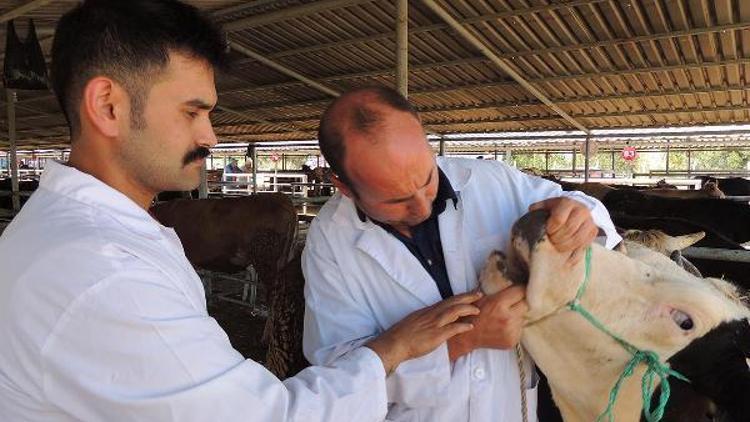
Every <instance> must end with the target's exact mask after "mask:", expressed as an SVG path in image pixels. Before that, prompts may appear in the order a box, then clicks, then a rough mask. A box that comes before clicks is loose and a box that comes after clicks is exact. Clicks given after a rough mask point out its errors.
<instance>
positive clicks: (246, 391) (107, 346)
mask: <svg viewBox="0 0 750 422" xmlns="http://www.w3.org/2000/svg"><path fill="white" fill-rule="evenodd" d="M248 218H252V216H248ZM204 223H208V224H210V222H204ZM0 269H1V271H2V272H1V273H0V421H9V422H10V421H13V422H15V421H32V422H47V421H55V422H66V421H79V420H81V421H148V422H156V421H159V422H162V421H188V422H190V421H195V422H205V421H222V422H227V421H249V422H252V421H257V422H270V421H300V422H309V421H342V422H349V421H353V420H356V421H378V420H382V419H383V417H384V415H385V412H386V390H385V371H384V369H383V365H382V362H381V361H380V359H379V358H378V357H377V355H375V354H374V352H372V351H371V350H369V349H367V348H359V349H356V350H352V353H351V354H347V355H346V356H344V357H343V358H342V359H341V360H337V361H336V362H332V363H331V365H330V366H329V367H327V368H322V367H314V368H308V369H306V370H305V371H303V372H301V373H300V374H299V375H298V376H296V377H294V378H290V379H288V380H286V381H284V382H283V383H282V382H281V381H279V380H278V379H277V378H275V377H274V376H273V375H272V374H271V373H270V372H268V371H267V370H266V369H265V368H263V367H262V366H261V365H259V364H257V363H255V362H253V361H250V360H245V359H244V358H243V357H242V356H241V355H240V354H239V353H238V352H237V351H235V350H234V349H233V348H232V346H231V345H230V343H229V340H228V338H227V336H226V334H225V333H224V331H222V329H221V328H220V327H219V326H218V324H217V323H216V321H215V320H214V319H213V318H211V317H209V316H208V314H207V313H206V303H205V298H204V291H203V286H202V285H201V282H200V279H199V278H198V276H197V275H196V273H195V271H193V269H192V267H191V266H190V264H189V263H188V261H187V259H186V258H185V255H184V252H183V249H182V246H181V244H180V241H179V239H178V238H177V236H176V235H175V232H174V231H173V230H172V229H169V228H166V227H163V226H161V225H160V224H159V223H157V222H156V221H155V220H154V219H152V218H151V217H150V216H149V215H148V213H146V211H144V210H143V209H141V208H139V207H138V206H137V205H136V204H135V203H134V202H132V201H131V200H129V199H128V198H127V197H125V196H124V195H122V194H121V193H120V192H117V191H115V190H114V189H112V188H110V187H108V186H107V185H105V184H103V183H102V182H100V181H99V180H97V179H95V178H93V177H91V176H89V175H86V174H84V173H81V172H79V171H77V170H75V169H73V168H70V167H67V166H63V165H60V164H57V163H49V164H48V166H47V169H46V172H45V173H44V176H43V177H42V180H41V184H40V187H39V190H38V191H37V192H36V193H34V194H33V195H32V197H31V198H30V200H29V202H28V203H27V204H26V205H25V207H24V208H23V210H22V211H21V213H20V214H19V215H18V216H17V217H16V219H15V220H14V221H13V222H12V223H11V225H10V226H9V227H8V228H7V229H6V230H5V233H4V234H3V235H2V237H0Z"/></svg>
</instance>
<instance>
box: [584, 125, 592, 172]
mask: <svg viewBox="0 0 750 422" xmlns="http://www.w3.org/2000/svg"><path fill="white" fill-rule="evenodd" d="M590 155H591V137H590V136H587V137H586V144H585V145H584V149H583V171H584V173H583V181H584V182H587V183H588V181H589V166H590V163H591V157H590Z"/></svg>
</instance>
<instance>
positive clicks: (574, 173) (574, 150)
mask: <svg viewBox="0 0 750 422" xmlns="http://www.w3.org/2000/svg"><path fill="white" fill-rule="evenodd" d="M575 175H576V147H573V177H575Z"/></svg>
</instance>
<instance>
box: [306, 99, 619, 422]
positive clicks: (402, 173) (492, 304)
mask: <svg viewBox="0 0 750 422" xmlns="http://www.w3.org/2000/svg"><path fill="white" fill-rule="evenodd" d="M319 140H320V148H321V151H322V153H323V155H324V156H325V158H326V160H328V162H329V163H330V165H331V168H332V170H333V172H334V173H335V177H334V178H333V183H334V184H335V185H336V187H337V188H338V189H339V193H337V194H336V195H335V196H334V197H333V198H331V200H329V201H328V202H327V203H326V205H325V206H324V207H323V208H322V209H321V211H320V213H319V215H318V216H317V218H316V219H315V220H314V221H313V223H312V226H311V228H310V232H309V235H308V238H307V245H306V248H305V251H304V255H303V269H304V272H305V278H306V281H307V284H306V292H305V293H306V303H307V312H306V317H305V341H304V348H305V355H306V356H307V358H308V359H309V360H310V362H312V363H313V364H326V363H328V362H333V361H335V360H336V359H337V358H338V357H340V356H342V355H344V354H345V353H347V352H348V351H349V350H351V349H353V348H356V347H358V346H359V345H361V344H363V343H365V342H367V341H368V339H369V338H371V337H373V336H376V335H378V333H381V332H383V331H384V330H386V329H388V327H390V326H391V325H393V324H394V323H396V322H397V321H398V320H399V319H401V318H403V317H404V316H405V315H407V314H408V313H409V312H412V311H414V310H416V309H419V308H421V307H424V306H426V305H429V304H432V303H435V302H438V301H440V300H441V299H442V298H447V297H450V296H452V295H454V294H459V293H463V292H467V291H470V290H473V289H475V288H476V287H477V275H478V274H479V272H480V268H481V265H482V264H483V262H484V260H485V258H486V257H487V256H488V255H489V253H490V251H491V250H493V249H504V248H505V245H506V242H507V241H508V239H509V232H510V228H511V225H512V224H513V222H514V221H515V220H516V219H517V218H519V217H520V216H521V215H523V214H524V213H526V212H527V211H528V210H529V208H546V209H548V210H549V211H550V212H551V219H550V223H549V224H548V231H549V235H550V239H551V241H552V242H553V243H554V244H555V246H556V247H557V248H558V249H559V250H562V251H569V252H570V253H571V256H572V259H577V257H578V256H580V254H578V253H577V252H579V251H580V250H582V249H583V248H585V247H586V246H587V245H588V244H590V243H591V242H592V241H593V240H594V239H595V238H596V237H597V235H598V234H600V233H601V234H603V237H602V238H601V241H602V242H605V243H606V245H607V246H609V247H612V246H614V245H615V244H616V243H617V242H619V241H620V237H619V236H618V235H617V233H616V231H615V229H614V226H613V225H612V222H611V221H610V219H609V215H608V214H607V211H606V210H605V209H604V207H603V206H602V204H601V203H599V202H598V201H597V200H595V199H593V198H590V197H587V196H585V195H583V194H580V193H575V192H574V193H571V192H562V191H561V189H560V187H559V186H558V185H556V184H554V183H551V182H548V181H546V180H543V179H541V178H538V177H533V176H528V175H525V174H523V173H521V172H519V171H517V170H516V169H514V168H511V167H509V166H507V165H505V164H503V163H500V162H497V161H483V160H465V159H456V158H444V157H440V158H437V159H436V158H435V156H434V153H433V151H432V148H431V147H430V145H429V143H428V142H427V137H426V136H425V131H424V128H423V127H422V125H421V122H420V119H419V116H418V114H417V112H416V111H415V110H414V108H413V107H412V105H411V104H410V103H409V102H408V101H407V100H406V99H405V98H403V97H402V96H400V95H399V94H398V93H396V92H395V91H393V90H390V89H387V88H378V87H375V88H365V89H359V90H355V91H351V92H348V93H346V94H344V95H342V96H341V97H339V98H338V99H337V100H335V101H334V102H333V103H332V104H331V105H330V106H329V107H328V109H327V110H326V112H325V113H324V115H323V118H322V121H321V124H320V131H319ZM478 303H479V307H480V314H479V315H478V316H477V317H475V318H473V319H472V322H473V324H474V327H475V328H474V329H473V330H472V331H471V332H468V333H465V334H462V335H458V336H455V337H453V338H452V339H450V340H449V341H447V342H446V343H445V344H443V345H442V346H441V347H439V348H438V349H437V350H435V351H434V352H432V353H430V354H428V355H426V356H424V357H421V358H419V359H415V360H413V361H410V362H407V363H406V364H402V365H401V366H399V367H398V369H396V370H395V371H394V373H393V374H391V375H390V376H389V377H388V380H387V390H388V402H389V411H388V417H387V420H389V421H430V422H436V421H437V422H439V421H446V422H458V421H471V422H485V421H487V422H489V421H493V422H495V421H520V420H522V419H521V418H522V416H521V415H522V411H521V403H522V398H521V394H522V393H521V392H522V391H523V394H525V396H526V397H525V399H526V402H527V406H528V409H527V410H528V416H529V420H536V382H537V377H536V375H535V373H534V371H533V364H532V363H531V362H529V361H527V362H524V363H523V364H524V365H525V366H526V373H527V374H530V376H528V377H526V378H527V379H526V385H520V382H521V381H520V376H519V370H518V365H517V362H516V357H515V354H514V352H513V350H512V348H513V346H515V345H516V344H517V343H518V341H519V339H520V335H521V330H522V325H523V320H524V315H525V313H526V311H527V305H526V302H525V299H524V289H523V288H522V287H511V288H508V289H507V290H504V291H502V292H500V293H498V294H495V295H492V296H488V297H485V298H483V299H482V300H481V301H480V302H478Z"/></svg>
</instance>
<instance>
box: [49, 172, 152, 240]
mask: <svg viewBox="0 0 750 422" xmlns="http://www.w3.org/2000/svg"><path fill="white" fill-rule="evenodd" d="M39 187H40V188H42V189H48V190H50V191H53V192H55V193H58V194H60V195H62V196H65V197H67V198H70V199H73V200H76V201H78V202H82V203H84V204H86V205H88V206H90V207H92V208H94V209H96V210H97V211H98V212H101V213H102V214H106V215H109V216H111V217H112V218H114V219H116V220H117V221H118V222H120V223H121V224H122V225H123V226H125V227H126V228H127V229H129V230H130V231H131V232H134V233H137V234H140V235H142V236H146V237H149V238H159V237H160V233H161V227H162V226H161V224H159V223H158V222H157V221H156V220H155V219H154V218H153V217H151V215H149V213H148V212H146V210H144V209H143V208H141V207H140V206H138V204H136V203H135V202H133V200H131V199H130V198H128V197H127V196H125V195H124V194H123V193H121V192H119V191H118V190H116V189H114V188H112V187H111V186H109V185H107V184H105V183H104V182H102V181H101V180H99V179H97V178H95V177H94V176H92V175H90V174H87V173H84V172H82V171H79V170H78V169H76V168H73V167H70V166H68V165H65V164H63V163H59V162H57V161H53V160H49V161H47V164H46V166H45V170H44V173H43V174H42V177H41V179H40V180H39Z"/></svg>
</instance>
